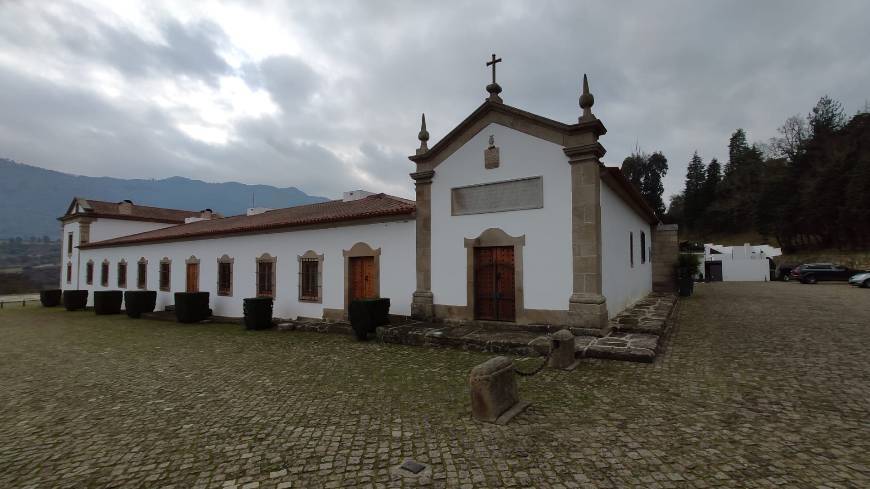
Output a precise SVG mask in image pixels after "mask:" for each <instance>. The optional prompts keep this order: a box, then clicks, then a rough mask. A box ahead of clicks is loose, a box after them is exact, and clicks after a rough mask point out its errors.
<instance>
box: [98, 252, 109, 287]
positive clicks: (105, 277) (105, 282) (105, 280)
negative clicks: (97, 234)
mask: <svg viewBox="0 0 870 489" xmlns="http://www.w3.org/2000/svg"><path fill="white" fill-rule="evenodd" d="M100 285H101V286H103V287H108V286H109V259H108V258H106V259H105V260H103V263H102V265H101V266H100Z"/></svg>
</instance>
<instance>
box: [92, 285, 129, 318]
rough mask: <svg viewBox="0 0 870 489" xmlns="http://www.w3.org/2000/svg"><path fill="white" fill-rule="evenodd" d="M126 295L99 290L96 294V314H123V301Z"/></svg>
mask: <svg viewBox="0 0 870 489" xmlns="http://www.w3.org/2000/svg"><path fill="white" fill-rule="evenodd" d="M123 300H124V293H123V292H121V291H120V290H98V291H95V292H94V312H95V313H97V314H121V301H123Z"/></svg>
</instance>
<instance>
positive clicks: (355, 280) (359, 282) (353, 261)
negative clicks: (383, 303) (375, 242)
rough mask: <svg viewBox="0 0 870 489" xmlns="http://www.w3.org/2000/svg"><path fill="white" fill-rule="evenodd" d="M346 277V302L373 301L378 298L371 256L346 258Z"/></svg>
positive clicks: (373, 260) (373, 263) (373, 262)
mask: <svg viewBox="0 0 870 489" xmlns="http://www.w3.org/2000/svg"><path fill="white" fill-rule="evenodd" d="M348 275H349V277H348V280H349V281H348V291H347V294H348V301H353V300H357V299H373V298H376V297H377V296H378V291H377V287H376V284H375V281H376V277H375V258H374V257H373V256H354V257H351V258H348Z"/></svg>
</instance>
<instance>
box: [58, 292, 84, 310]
mask: <svg viewBox="0 0 870 489" xmlns="http://www.w3.org/2000/svg"><path fill="white" fill-rule="evenodd" d="M61 297H62V300H63V307H65V308H66V310H67V311H78V310H83V309H84V308H85V307H86V306H87V305H88V291H87V290H64V291H63V295H62V296H61Z"/></svg>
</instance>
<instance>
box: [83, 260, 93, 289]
mask: <svg viewBox="0 0 870 489" xmlns="http://www.w3.org/2000/svg"><path fill="white" fill-rule="evenodd" d="M85 283H86V284H88V285H94V260H88V262H87V263H85Z"/></svg>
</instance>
